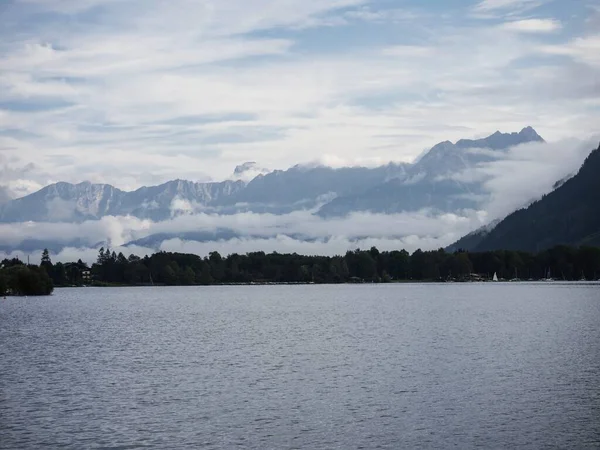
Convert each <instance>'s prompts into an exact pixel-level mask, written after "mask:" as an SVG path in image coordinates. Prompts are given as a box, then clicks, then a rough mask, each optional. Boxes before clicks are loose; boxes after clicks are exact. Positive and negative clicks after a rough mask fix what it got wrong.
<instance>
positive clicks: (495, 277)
mask: <svg viewBox="0 0 600 450" xmlns="http://www.w3.org/2000/svg"><path fill="white" fill-rule="evenodd" d="M492 281H498V274H497V273H496V272H494V276H493V278H492Z"/></svg>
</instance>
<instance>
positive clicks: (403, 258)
mask: <svg viewBox="0 0 600 450" xmlns="http://www.w3.org/2000/svg"><path fill="white" fill-rule="evenodd" d="M494 273H496V274H497V275H498V277H499V278H500V279H521V280H540V279H544V278H550V277H552V278H554V279H557V280H580V279H586V280H597V279H599V278H600V248H596V247H580V248H573V247H566V246H560V247H555V248H553V249H550V250H547V251H544V252H540V253H537V254H531V253H527V252H516V251H493V252H480V253H469V252H464V251H458V252H454V253H447V252H445V251H444V250H443V249H440V250H436V251H427V252H424V251H421V250H417V251H416V252H414V253H413V254H412V255H410V254H409V253H408V252H406V251H404V250H400V251H391V252H387V251H386V252H380V251H379V250H378V249H377V248H375V247H373V248H371V249H370V250H354V251H348V252H347V253H346V254H345V255H344V256H334V257H328V256H302V255H298V254H295V253H294V254H280V253H270V254H265V253H264V252H254V253H248V254H245V255H238V254H232V255H229V256H227V257H222V256H221V255H220V254H219V253H218V252H212V253H210V255H209V256H207V257H205V258H201V257H200V256H197V255H191V254H181V253H165V252H159V253H155V254H153V255H152V256H145V257H144V258H140V257H138V256H135V255H130V256H129V257H125V255H123V254H122V253H119V254H116V253H115V252H114V251H113V252H111V251H110V249H104V248H102V249H100V251H99V254H98V259H97V261H96V263H94V264H93V265H92V266H91V267H88V265H87V264H85V263H84V262H82V261H81V260H79V261H77V262H73V263H66V264H63V263H56V264H53V263H52V261H51V259H50V255H49V253H48V252H47V251H44V253H43V254H42V260H41V263H40V265H39V266H32V265H25V264H23V263H22V262H21V261H19V260H17V259H13V260H4V261H3V262H2V269H0V293H6V292H12V293H14V294H20V295H33V294H34V293H36V292H37V293H40V294H43V293H49V292H51V290H52V286H53V285H54V286H82V285H96V286H111V285H116V286H119V285H169V286H172V285H209V284H235V283H367V282H368V283H370V282H400V281H478V280H489V279H491V278H492V276H493V274H494Z"/></svg>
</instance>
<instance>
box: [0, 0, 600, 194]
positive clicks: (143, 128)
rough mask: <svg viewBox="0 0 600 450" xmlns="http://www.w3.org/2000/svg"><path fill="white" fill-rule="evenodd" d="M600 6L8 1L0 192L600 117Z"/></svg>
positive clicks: (577, 125)
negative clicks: (50, 184) (56, 183)
mask: <svg viewBox="0 0 600 450" xmlns="http://www.w3.org/2000/svg"><path fill="white" fill-rule="evenodd" d="M599 79H600V6H599V5H598V2H597V1H595V0H483V1H481V0H432V1H427V2H423V1H421V0H168V1H167V0H2V1H1V2H0V186H1V189H0V200H2V197H7V196H12V197H14V196H20V195H24V194H26V193H29V192H31V191H34V190H36V189H38V188H39V187H41V186H43V185H46V184H48V183H50V182H55V181H59V180H62V181H70V182H79V181H83V180H89V181H93V182H106V183H111V184H114V185H116V186H118V187H121V188H125V189H129V188H135V187H138V186H140V185H144V184H146V185H148V184H156V183H158V182H162V181H166V180H168V179H173V178H185V179H190V180H208V179H214V180H220V179H224V178H227V177H228V176H229V175H230V174H231V173H232V172H233V168H234V167H235V166H236V165H237V164H240V163H242V162H244V161H257V162H258V163H259V164H260V165H261V166H262V167H269V168H286V167H289V166H290V165H293V164H296V163H304V162H314V161H320V162H324V163H326V164H330V165H343V164H365V165H372V164H376V163H378V162H386V161H390V160H397V161H410V160H411V159H413V158H414V157H415V156H416V155H418V154H420V153H421V152H422V151H423V149H425V148H428V147H431V146H432V145H433V144H435V143H436V142H439V141H442V140H446V139H450V140H454V139H458V138H460V137H471V138H473V137H480V136H482V135H486V134H489V133H491V132H494V131H495V130H497V129H499V130H502V131H518V130H520V129H521V128H522V127H523V126H526V125H532V126H534V127H535V128H536V130H537V131H538V132H539V133H540V134H541V135H542V136H543V137H544V138H546V139H547V140H550V141H557V140H560V139H564V138H568V137H579V138H587V137H589V136H590V135H591V134H593V133H594V132H597V131H598V123H600V82H599V81H598V80H599Z"/></svg>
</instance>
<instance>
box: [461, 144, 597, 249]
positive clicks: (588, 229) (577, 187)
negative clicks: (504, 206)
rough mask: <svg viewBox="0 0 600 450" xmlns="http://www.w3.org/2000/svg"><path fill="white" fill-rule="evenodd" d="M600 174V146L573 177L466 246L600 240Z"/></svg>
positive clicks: (529, 245) (511, 246)
mask: <svg viewBox="0 0 600 450" xmlns="http://www.w3.org/2000/svg"><path fill="white" fill-rule="evenodd" d="M599 174H600V147H599V148H598V149H597V150H594V151H593V152H592V153H591V154H590V155H589V156H588V158H587V159H586V160H585V162H584V164H583V166H582V167H581V169H580V170H579V172H578V173H577V175H575V176H574V177H573V178H571V179H569V180H567V181H566V182H564V183H563V184H562V185H560V186H559V187H558V188H557V189H556V190H554V191H552V192H551V193H550V194H548V195H546V196H544V197H543V198H542V199H540V200H539V201H537V202H535V203H533V204H531V205H530V206H529V207H528V208H526V209H521V210H519V211H516V212H514V213H513V214H511V215H509V216H508V217H507V218H506V219H504V220H503V221H501V222H500V223H499V224H498V225H497V226H496V227H495V228H494V229H493V230H491V231H490V232H489V233H488V234H487V235H486V236H484V237H483V239H481V241H480V242H478V243H476V244H475V245H474V246H473V247H471V248H469V247H468V246H465V248H466V249H468V250H473V251H484V250H496V249H508V250H524V251H540V250H544V249H546V248H550V247H553V246H555V245H559V244H567V245H598V244H600V177H599ZM459 242H460V241H459ZM463 243H464V242H463ZM456 245H457V244H455V246H456Z"/></svg>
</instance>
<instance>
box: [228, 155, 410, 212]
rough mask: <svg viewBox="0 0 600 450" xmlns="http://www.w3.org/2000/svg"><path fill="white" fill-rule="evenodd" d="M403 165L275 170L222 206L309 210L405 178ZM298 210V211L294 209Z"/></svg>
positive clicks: (253, 208)
mask: <svg viewBox="0 0 600 450" xmlns="http://www.w3.org/2000/svg"><path fill="white" fill-rule="evenodd" d="M407 166H408V165H406V164H388V165H386V166H381V167H376V168H366V167H344V168H339V169H334V168H331V167H303V166H295V167H292V168H290V169H288V170H285V171H282V170H276V171H274V172H271V173H269V174H267V175H264V176H258V177H256V178H254V179H253V180H252V181H251V182H250V183H248V185H247V186H246V188H245V189H243V190H241V191H239V192H237V193H236V194H235V195H232V196H231V197H229V198H227V199H226V200H225V201H224V202H223V205H224V206H225V205H234V204H244V205H248V207H249V208H250V209H252V210H256V208H260V209H263V207H264V206H269V207H271V209H273V211H274V212H277V210H278V208H280V207H289V206H292V205H295V204H299V205H302V206H303V207H312V206H314V205H316V204H317V202H319V201H321V200H322V198H323V197H324V196H328V195H347V194H351V193H358V192H362V191H364V190H366V189H369V188H371V187H373V186H376V185H378V184H381V183H384V182H385V181H386V180H389V179H391V178H394V177H405V175H406V170H407ZM296 209H299V208H296Z"/></svg>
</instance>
